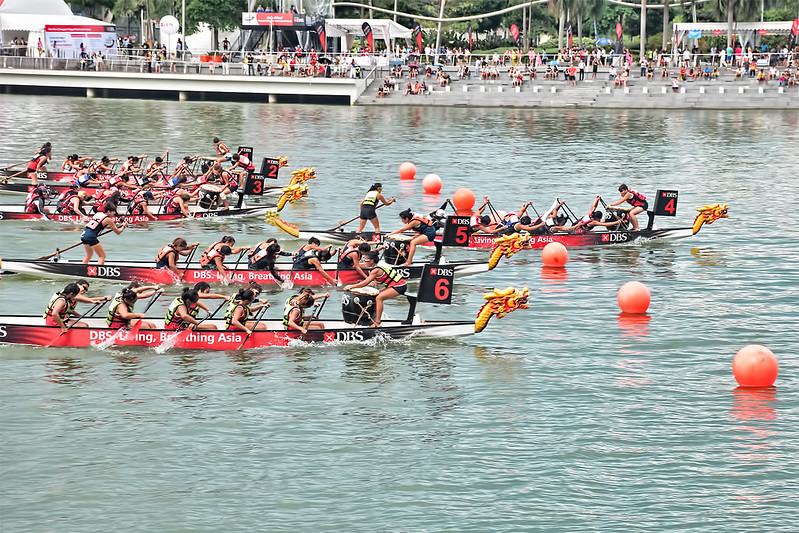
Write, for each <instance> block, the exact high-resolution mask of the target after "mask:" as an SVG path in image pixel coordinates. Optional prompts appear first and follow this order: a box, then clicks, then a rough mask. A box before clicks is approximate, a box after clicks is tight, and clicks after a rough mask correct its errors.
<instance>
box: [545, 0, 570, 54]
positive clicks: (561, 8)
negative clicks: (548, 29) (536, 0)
mask: <svg viewBox="0 0 799 533" xmlns="http://www.w3.org/2000/svg"><path fill="white" fill-rule="evenodd" d="M574 1H575V0H549V3H548V5H549V11H550V12H551V13H552V14H553V15H555V16H556V17H558V50H562V49H563V27H564V25H565V23H566V12H567V11H568V10H569V8H570V7H572V5H573V4H574Z"/></svg>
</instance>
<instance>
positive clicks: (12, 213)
mask: <svg viewBox="0 0 799 533" xmlns="http://www.w3.org/2000/svg"><path fill="white" fill-rule="evenodd" d="M272 207H274V206H272ZM269 208H270V206H260V205H259V206H250V207H242V208H231V209H228V210H225V211H207V210H204V209H196V210H195V209H192V210H191V217H190V218H227V217H238V216H263V215H265V214H266V212H267V211H268V210H269ZM23 210H24V208H23V207H22V206H16V205H14V206H10V205H0V220H50V221H52V222H64V223H68V224H81V223H85V219H83V218H82V217H80V216H79V215H59V214H52V215H49V216H48V215H38V214H35V213H23ZM153 214H154V215H155V217H156V219H155V220H152V219H150V218H149V217H147V216H146V215H125V214H120V215H118V216H116V217H114V220H115V221H116V222H118V223H121V222H123V221H126V222H128V224H143V223H147V222H165V221H169V220H186V217H184V216H183V215H180V214H165V213H153Z"/></svg>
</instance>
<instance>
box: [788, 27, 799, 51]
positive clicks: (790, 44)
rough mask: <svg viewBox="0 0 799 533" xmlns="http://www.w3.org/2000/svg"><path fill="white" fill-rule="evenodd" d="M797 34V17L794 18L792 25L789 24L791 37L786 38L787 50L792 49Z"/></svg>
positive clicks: (798, 29)
mask: <svg viewBox="0 0 799 533" xmlns="http://www.w3.org/2000/svg"><path fill="white" fill-rule="evenodd" d="M797 35H799V19H796V20H794V21H793V25H791V37H790V38H789V39H788V50H793V47H794V44H796V36H797Z"/></svg>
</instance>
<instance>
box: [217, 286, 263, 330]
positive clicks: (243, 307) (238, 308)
mask: <svg viewBox="0 0 799 533" xmlns="http://www.w3.org/2000/svg"><path fill="white" fill-rule="evenodd" d="M236 296H237V297H236V298H234V299H232V300H231V302H230V305H228V308H227V312H226V313H225V325H226V326H227V329H228V330H241V331H246V332H247V335H249V334H251V333H252V330H253V329H258V330H265V329H266V324H264V323H262V322H259V323H257V324H256V323H255V321H254V320H249V321H248V320H247V319H248V318H249V317H250V314H251V313H253V312H255V311H258V310H259V309H261V308H263V307H264V306H268V305H269V304H263V305H252V304H253V302H254V301H255V293H254V292H253V291H251V290H250V289H241V290H240V291H239V292H238V294H237V295H236Z"/></svg>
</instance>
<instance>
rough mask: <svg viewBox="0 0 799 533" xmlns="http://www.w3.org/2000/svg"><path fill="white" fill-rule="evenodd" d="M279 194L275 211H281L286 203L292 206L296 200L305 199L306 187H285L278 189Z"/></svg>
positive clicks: (296, 184) (296, 185)
mask: <svg viewBox="0 0 799 533" xmlns="http://www.w3.org/2000/svg"><path fill="white" fill-rule="evenodd" d="M280 191H281V194H280V198H278V200H277V210H278V211H280V210H282V209H283V208H284V207H285V206H286V204H287V203H291V204H293V203H294V202H296V201H297V200H299V199H301V198H305V197H306V196H308V185H306V184H304V183H303V184H300V183H295V184H293V185H287V186H285V187H283V188H282V189H280Z"/></svg>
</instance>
